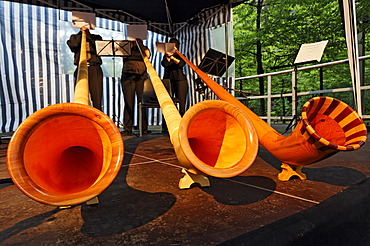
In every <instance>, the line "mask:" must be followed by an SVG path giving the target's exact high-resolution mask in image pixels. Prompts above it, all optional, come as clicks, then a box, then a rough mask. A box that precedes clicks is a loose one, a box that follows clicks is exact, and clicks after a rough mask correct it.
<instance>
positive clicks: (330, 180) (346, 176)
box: [302, 166, 366, 186]
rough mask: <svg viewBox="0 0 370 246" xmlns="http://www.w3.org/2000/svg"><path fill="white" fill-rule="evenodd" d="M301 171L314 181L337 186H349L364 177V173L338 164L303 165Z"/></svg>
mask: <svg viewBox="0 0 370 246" xmlns="http://www.w3.org/2000/svg"><path fill="white" fill-rule="evenodd" d="M302 172H303V173H305V174H306V175H307V178H308V179H309V180H311V181H315V182H323V183H327V184H332V185H337V186H351V185H354V184H356V183H358V182H360V181H361V180H364V179H366V175H365V174H363V173H362V172H359V171H357V170H355V169H352V168H348V167H340V166H329V167H320V168H310V167H308V166H307V167H304V168H303V169H302Z"/></svg>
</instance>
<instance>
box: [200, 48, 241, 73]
mask: <svg viewBox="0 0 370 246" xmlns="http://www.w3.org/2000/svg"><path fill="white" fill-rule="evenodd" d="M234 59H235V58H234V57H232V56H229V55H228V56H227V62H226V54H224V53H222V52H220V51H217V50H214V49H209V50H208V51H207V53H206V55H205V56H204V57H203V59H202V61H201V62H200V65H199V66H198V67H199V69H200V70H202V71H203V72H205V73H208V74H211V75H215V76H218V77H222V75H223V74H224V73H225V72H226V69H227V68H228V67H229V66H230V64H231V63H233V61H234ZM226 64H227V68H226Z"/></svg>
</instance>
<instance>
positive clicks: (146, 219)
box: [0, 133, 370, 245]
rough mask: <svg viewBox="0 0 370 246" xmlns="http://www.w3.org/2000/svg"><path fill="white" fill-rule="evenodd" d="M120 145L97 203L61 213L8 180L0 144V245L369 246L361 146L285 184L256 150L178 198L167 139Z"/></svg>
mask: <svg viewBox="0 0 370 246" xmlns="http://www.w3.org/2000/svg"><path fill="white" fill-rule="evenodd" d="M123 138H124V144H125V157H124V162H123V165H122V168H121V171H120V173H119V175H118V177H117V178H116V179H115V181H114V182H113V184H112V185H111V186H110V187H108V189H106V190H105V191H104V192H103V193H102V194H101V195H100V196H99V200H100V203H99V204H98V205H94V206H87V205H86V204H81V205H78V206H73V207H71V208H69V209H59V208H57V207H53V206H50V205H44V204H40V203H38V202H35V201H33V200H31V199H29V198H28V197H26V196H25V195H24V194H23V193H21V191H19V190H18V188H17V187H15V185H13V184H12V183H9V182H7V181H9V174H8V172H7V169H6V163H5V159H6V150H7V142H6V141H4V143H2V144H1V145H0V179H1V180H2V184H0V245H366V244H363V243H370V241H369V240H370V229H369V228H370V217H369V215H368V214H369V212H370V209H369V207H370V206H369V204H368V202H369V201H370V181H369V177H370V159H369V156H370V155H369V154H370V144H369V143H367V144H365V145H364V146H363V147H362V148H361V149H359V150H357V151H354V152H340V153H338V154H336V155H334V156H332V157H330V158H328V159H326V160H323V161H320V162H318V163H315V164H312V165H308V166H305V167H304V168H303V172H304V173H305V174H306V175H307V178H308V179H307V180H304V181H302V180H299V179H292V180H290V181H288V182H282V181H279V180H278V179H277V175H278V173H279V172H280V165H281V163H280V162H279V161H278V160H276V159H275V158H274V157H273V156H271V155H270V154H269V153H268V152H267V151H265V150H264V149H263V148H261V147H260V149H259V153H258V157H257V159H256V161H255V162H254V164H253V165H252V166H251V167H250V168H249V169H248V170H247V171H246V172H245V173H243V174H242V175H240V176H237V177H234V178H227V179H220V178H214V177H209V179H210V182H211V186H210V187H205V188H201V187H197V186H195V187H192V188H190V189H185V190H180V189H179V188H178V182H179V180H180V178H182V176H183V174H182V172H181V167H179V166H177V164H178V161H177V158H176V156H175V154H174V151H173V148H172V145H171V143H170V140H169V136H168V135H163V134H161V133H152V134H148V135H145V136H144V137H143V138H138V137H136V136H123ZM365 205H366V206H365ZM366 209H367V210H366ZM358 218H360V219H358ZM353 220H356V221H358V222H356V221H353ZM367 223H368V224H367ZM343 228H347V229H348V230H347V231H346V230H343ZM339 230H340V231H339ZM348 237H352V238H348ZM316 240H317V241H316ZM346 240H349V242H351V243H354V244H345V243H346V242H347V241H346Z"/></svg>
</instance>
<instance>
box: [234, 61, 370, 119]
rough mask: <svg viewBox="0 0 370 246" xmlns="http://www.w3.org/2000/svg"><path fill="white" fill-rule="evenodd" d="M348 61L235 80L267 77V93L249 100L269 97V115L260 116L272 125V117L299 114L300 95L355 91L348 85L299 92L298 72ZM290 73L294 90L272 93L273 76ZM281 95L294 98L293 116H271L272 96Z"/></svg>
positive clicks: (249, 97)
mask: <svg viewBox="0 0 370 246" xmlns="http://www.w3.org/2000/svg"><path fill="white" fill-rule="evenodd" d="M369 58H370V55H368V56H362V57H359V59H360V60H366V59H369ZM347 62H348V59H345V60H340V61H335V62H328V63H322V64H316V65H311V66H306V67H299V68H292V69H288V70H283V71H277V72H272V73H265V74H258V75H252V76H246V77H240V78H235V81H238V80H247V79H256V78H260V77H267V95H259V96H248V97H247V99H248V100H253V99H262V98H265V99H267V116H260V118H262V119H266V120H267V123H268V124H269V125H271V120H272V119H279V120H280V119H287V120H289V119H293V117H294V116H295V115H297V97H298V96H303V95H312V94H324V93H336V92H348V91H353V88H352V87H347V88H336V89H325V90H317V91H305V92H297V76H296V73H297V72H299V71H304V70H310V69H317V68H322V67H328V66H333V65H338V64H344V63H347ZM288 73H291V78H292V92H290V93H284V94H272V77H273V76H276V75H280V74H288ZM360 89H361V91H364V90H368V89H370V85H365V86H361V88H360ZM281 97H291V98H292V116H271V102H272V100H271V99H272V98H281ZM237 99H239V100H243V99H246V97H237ZM360 103H361V102H360ZM362 118H363V119H370V115H362Z"/></svg>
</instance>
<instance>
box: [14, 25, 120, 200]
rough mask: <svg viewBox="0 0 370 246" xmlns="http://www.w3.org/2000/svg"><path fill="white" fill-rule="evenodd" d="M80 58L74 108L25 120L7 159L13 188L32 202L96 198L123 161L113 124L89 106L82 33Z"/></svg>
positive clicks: (65, 106)
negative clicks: (14, 186) (15, 187)
mask: <svg viewBox="0 0 370 246" xmlns="http://www.w3.org/2000/svg"><path fill="white" fill-rule="evenodd" d="M80 54H81V55H80V62H79V68H78V78H77V83H76V87H75V97H74V103H61V104H55V105H51V106H48V107H46V108H43V109H41V110H39V111H37V112H35V113H34V114H32V115H31V116H29V117H28V118H27V119H26V120H25V121H24V122H22V124H21V125H20V126H19V127H18V129H17V130H16V132H15V133H14V135H13V137H12V139H11V141H10V142H9V146H8V153H7V167H8V171H9V173H10V176H11V178H12V180H13V182H14V184H15V185H16V186H17V187H18V188H19V189H20V190H21V191H22V192H23V193H24V194H25V195H27V196H28V197H30V198H32V199H34V200H36V201H38V202H41V203H45V204H49V205H55V206H60V207H62V206H70V205H75V204H79V203H83V202H87V201H90V200H91V199H93V198H96V197H97V196H98V195H99V194H100V193H101V192H102V191H104V190H105V189H106V188H107V187H108V186H109V185H110V184H111V183H112V182H113V180H114V178H115V177H116V175H117V174H118V171H119V170H120V167H121V163H122V160H123V155H124V149H123V141H122V137H121V134H120V132H119V130H118V129H117V127H116V126H115V124H114V123H113V121H112V120H111V119H110V118H109V117H108V116H107V115H105V114H104V113H103V112H101V111H100V110H98V109H95V108H93V107H91V106H89V89H88V88H89V86H88V68H87V59H86V33H85V31H83V32H82V42H81V52H80Z"/></svg>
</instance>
